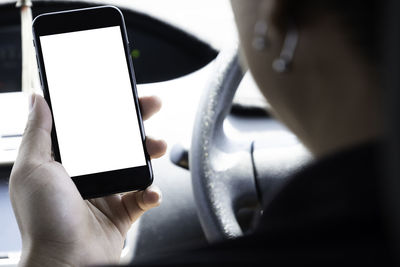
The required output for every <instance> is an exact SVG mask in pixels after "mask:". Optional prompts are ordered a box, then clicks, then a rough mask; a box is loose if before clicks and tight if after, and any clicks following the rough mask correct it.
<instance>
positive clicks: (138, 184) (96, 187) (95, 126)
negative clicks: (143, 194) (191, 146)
mask: <svg viewBox="0 0 400 267" xmlns="http://www.w3.org/2000/svg"><path fill="white" fill-rule="evenodd" d="M32 27H33V39H34V45H35V49H36V55H37V60H38V68H39V75H40V80H41V85H42V88H43V94H44V97H45V99H46V101H47V103H48V104H49V107H50V109H51V112H52V116H53V129H52V146H53V152H54V159H55V160H56V161H59V162H60V163H62V165H63V166H64V168H65V170H66V171H67V172H68V174H69V175H70V176H71V178H72V180H73V181H74V183H75V185H76V186H77V188H78V190H79V192H80V193H81V195H82V196H83V198H85V199H87V198H94V197H101V196H105V195H109V194H114V193H121V192H127V191H133V190H143V189H145V188H146V187H148V186H149V185H150V184H151V183H152V181H153V172H152V168H151V162H150V157H149V154H148V153H147V151H146V145H145V143H146V142H145V133H144V128H143V122H142V118H141V114H140V108H139V101H138V97H137V90H136V82H135V75H134V70H133V65H132V59H131V56H130V51H129V42H128V37H127V32H126V27H125V23H124V17H123V15H122V12H121V11H120V10H119V9H118V8H116V7H113V6H101V7H95V8H85V9H77V10H70V11H62V12H54V13H47V14H42V15H40V16H38V17H36V18H35V19H34V21H33V26H32Z"/></svg>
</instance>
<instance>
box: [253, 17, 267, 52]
mask: <svg viewBox="0 0 400 267" xmlns="http://www.w3.org/2000/svg"><path fill="white" fill-rule="evenodd" d="M267 30H268V27H267V23H266V22H265V21H263V20H259V21H257V22H256V24H255V25H254V37H253V42H252V45H253V48H254V49H255V50H257V51H263V50H264V49H265V48H267V47H269V45H270V42H269V39H268V36H267Z"/></svg>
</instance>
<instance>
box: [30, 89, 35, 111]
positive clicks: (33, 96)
mask: <svg viewBox="0 0 400 267" xmlns="http://www.w3.org/2000/svg"><path fill="white" fill-rule="evenodd" d="M35 100H36V94H35V93H33V94H32V95H31V96H30V97H29V112H31V111H32V110H33V106H34V105H35Z"/></svg>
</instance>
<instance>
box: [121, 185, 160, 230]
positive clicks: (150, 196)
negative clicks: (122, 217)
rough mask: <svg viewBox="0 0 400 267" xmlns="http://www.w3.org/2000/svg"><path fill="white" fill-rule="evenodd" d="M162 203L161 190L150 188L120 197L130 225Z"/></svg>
mask: <svg viewBox="0 0 400 267" xmlns="http://www.w3.org/2000/svg"><path fill="white" fill-rule="evenodd" d="M161 201H162V194H161V190H160V189H159V188H158V187H157V186H154V185H152V186H150V187H148V188H147V189H146V190H144V191H137V192H130V193H127V194H125V195H123V196H122V203H123V204H124V206H125V209H126V211H127V213H128V215H129V218H130V220H131V223H133V222H135V221H136V220H137V219H138V218H139V217H140V216H142V215H143V213H145V212H146V211H148V210H149V209H151V208H154V207H158V206H159V205H160V204H161Z"/></svg>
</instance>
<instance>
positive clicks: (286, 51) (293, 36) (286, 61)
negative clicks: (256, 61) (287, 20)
mask: <svg viewBox="0 0 400 267" xmlns="http://www.w3.org/2000/svg"><path fill="white" fill-rule="evenodd" d="M298 39H299V34H298V32H297V29H296V27H295V26H294V25H292V26H291V27H290V28H289V31H288V32H287V34H286V37H285V41H284V42H283V48H282V51H281V54H280V56H279V58H277V59H275V60H274V61H273V62H272V68H273V70H275V71H276V72H278V73H284V72H288V71H289V69H290V66H291V64H292V62H293V56H294V52H295V50H296V47H297V42H298Z"/></svg>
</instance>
